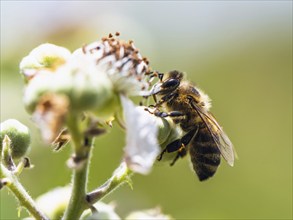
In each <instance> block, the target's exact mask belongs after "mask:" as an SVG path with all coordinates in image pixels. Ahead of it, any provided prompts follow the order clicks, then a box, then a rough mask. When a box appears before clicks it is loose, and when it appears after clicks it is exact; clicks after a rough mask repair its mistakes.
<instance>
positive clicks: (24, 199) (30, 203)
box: [0, 164, 49, 220]
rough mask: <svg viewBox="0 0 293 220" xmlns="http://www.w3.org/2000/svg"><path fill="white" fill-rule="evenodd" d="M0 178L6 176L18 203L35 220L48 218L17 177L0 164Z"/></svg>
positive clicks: (8, 185)
mask: <svg viewBox="0 0 293 220" xmlns="http://www.w3.org/2000/svg"><path fill="white" fill-rule="evenodd" d="M0 171H1V172H0V178H1V179H2V178H7V179H9V182H8V183H7V185H6V186H7V187H8V188H9V189H10V190H11V191H12V192H13V194H14V195H15V197H16V198H17V199H18V200H19V202H20V205H22V206H24V207H25V208H26V209H27V210H28V211H29V213H30V214H31V215H32V216H33V217H34V218H35V219H37V220H48V219H49V218H48V217H46V216H45V215H44V214H43V213H42V212H41V211H40V210H39V209H38V208H37V207H36V204H35V202H34V200H33V199H32V198H31V197H30V195H29V194H28V193H27V191H26V190H25V189H24V187H23V186H22V185H21V183H20V182H19V181H18V178H17V177H16V176H15V175H13V174H12V173H11V172H10V171H9V170H8V169H6V168H5V167H4V165H2V164H1V170H0Z"/></svg>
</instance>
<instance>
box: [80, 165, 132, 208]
mask: <svg viewBox="0 0 293 220" xmlns="http://www.w3.org/2000/svg"><path fill="white" fill-rule="evenodd" d="M132 174H133V173H132V171H130V170H129V169H128V168H127V166H126V164H125V162H122V163H121V164H120V166H119V167H118V168H117V169H116V170H115V171H114V173H113V175H112V177H111V178H110V179H108V180H107V181H106V182H105V183H104V184H103V185H102V186H100V187H98V188H97V189H95V190H93V191H92V192H89V193H88V194H87V196H86V199H87V202H88V203H89V204H94V203H96V202H97V201H99V200H101V199H102V198H104V197H105V196H107V195H109V194H110V193H111V192H113V191H114V190H115V189H117V188H118V187H120V186H121V185H123V184H124V183H128V184H129V185H130V186H131V187H132V185H131V180H130V176H131V175H132Z"/></svg>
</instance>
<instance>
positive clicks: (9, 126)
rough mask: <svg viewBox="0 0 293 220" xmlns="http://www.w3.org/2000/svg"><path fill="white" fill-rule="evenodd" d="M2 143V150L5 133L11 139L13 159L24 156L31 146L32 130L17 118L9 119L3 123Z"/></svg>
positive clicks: (0, 140) (0, 137) (0, 133)
mask: <svg viewBox="0 0 293 220" xmlns="http://www.w3.org/2000/svg"><path fill="white" fill-rule="evenodd" d="M0 127H1V132H0V144H1V148H0V149H1V151H2V147H3V144H2V142H3V139H4V137H5V135H7V136H8V137H9V139H10V140H11V143H10V149H11V156H12V158H13V159H19V158H21V157H23V156H24V155H25V154H26V152H27V151H28V150H29V148H30V131H29V129H28V128H27V127H26V126H25V125H23V124H21V123H20V122H19V121H17V120H15V119H8V120H6V121H4V122H2V123H1V126H0Z"/></svg>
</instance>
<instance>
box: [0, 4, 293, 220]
mask: <svg viewBox="0 0 293 220" xmlns="http://www.w3.org/2000/svg"><path fill="white" fill-rule="evenodd" d="M116 31H119V32H121V38H122V39H126V40H128V39H133V40H134V42H135V45H136V47H138V48H139V49H140V51H141V53H142V54H143V55H144V56H147V57H148V58H149V60H150V62H151V66H152V68H153V69H157V70H160V71H162V72H164V71H168V70H172V69H179V70H181V71H184V72H186V73H188V79H189V80H191V81H193V82H196V83H197V84H198V85H199V86H200V87H201V88H202V89H203V90H204V91H205V92H207V94H209V96H210V97H211V99H212V100H213V108H212V112H213V113H214V115H215V116H216V118H217V119H218V121H219V122H220V124H221V125H222V126H223V127H224V129H225V131H226V132H227V134H228V135H229V137H230V138H231V140H232V142H233V143H234V145H235V148H236V150H237V153H238V155H239V160H237V161H236V163H235V167H234V168H231V167H229V166H228V165H227V164H225V162H223V163H222V165H221V167H220V168H219V169H218V172H217V174H216V175H215V177H214V178H212V179H211V180H209V181H207V182H199V181H198V180H197V178H196V176H195V175H194V172H193V171H192V170H191V168H190V164H189V160H188V158H187V159H184V160H180V161H179V162H178V163H177V164H176V165H175V166H174V167H171V168H170V167H169V166H168V164H158V165H157V166H155V168H154V169H153V172H152V173H151V174H150V175H148V176H141V175H135V176H134V177H133V182H134V189H133V190H131V189H130V188H129V187H128V186H126V185H125V186H123V187H121V188H119V189H118V190H117V191H115V192H114V193H112V194H111V195H110V196H108V197H107V198H106V199H105V200H104V201H105V202H110V201H115V202H116V204H117V212H118V213H119V214H121V216H125V215H126V214H127V213H129V212H130V211H133V210H137V209H147V208H152V207H156V206H160V207H161V208H162V210H163V212H164V213H167V214H170V215H172V216H173V217H174V218H175V219H183V218H184V219H292V1H256V2H253V1H235V2H232V1H207V2H203V1H194V2H190V1H188V2H179V1H178V2H176V1H172V2H168V1H162V2H155V1H151V2H144V1H141V2H135V1H129V2H127V1H125V2H118V1H110V2H103V1H97V2H95V1H87V2H81V1H60V2H55V1H48V2H46V1H40V2H34V1H1V121H4V120H6V119H8V118H16V119H18V120H20V121H21V122H22V123H25V124H27V125H28V126H29V127H30V128H31V129H32V130H33V137H34V141H33V147H32V150H31V153H30V158H31V161H32V163H33V164H34V165H35V168H34V169H32V170H28V171H26V172H24V173H23V174H22V175H21V181H22V183H23V184H24V186H26V187H27V189H28V191H29V192H30V193H31V195H32V196H33V197H34V198H35V197H37V196H38V195H40V194H42V193H44V192H46V191H48V190H49V189H51V188H54V187H56V186H63V185H65V184H67V183H69V182H70V171H69V170H68V169H67V167H66V166H65V161H66V160H67V158H68V156H69V155H70V148H69V147H67V148H66V149H64V150H63V151H62V152H60V153H58V154H57V153H53V152H52V149H50V147H48V146H45V145H43V144H42V141H41V138H40V135H39V131H38V130H37V129H36V128H35V126H34V124H33V123H32V122H31V121H30V116H29V115H28V114H27V113H26V112H25V110H24V108H23V105H22V94H23V82H22V79H21V77H20V75H19V74H18V72H19V70H18V64H19V62H20V60H21V58H22V57H24V56H26V55H27V54H28V53H29V52H30V51H31V50H32V49H33V48H35V47H36V46H38V45H39V44H41V43H45V42H50V43H54V44H57V45H60V46H64V47H67V48H69V49H70V50H72V51H73V50H75V49H76V48H78V47H80V46H82V45H83V44H84V43H89V42H92V41H94V40H96V39H100V38H101V37H102V36H105V35H107V34H108V33H110V32H112V33H114V32H116ZM124 139H125V134H124V133H123V132H122V131H121V130H120V129H119V127H118V126H117V125H116V124H114V128H113V131H112V132H111V133H109V134H107V135H105V136H103V137H101V138H99V139H98V140H97V142H96V147H95V149H94V155H93V159H92V163H91V170H90V182H89V189H93V188H94V187H96V186H98V185H100V184H102V183H103V182H104V181H105V180H106V179H107V178H108V177H109V176H110V175H111V173H112V171H113V170H114V169H115V167H117V166H118V164H119V162H120V159H121V157H122V154H123V146H124ZM0 195H1V205H0V208H1V210H0V213H1V214H0V216H1V219H17V211H16V207H17V202H16V201H15V199H14V198H13V196H12V195H11V194H9V193H8V191H7V190H6V189H4V190H1V192H0ZM25 214H26V213H25V212H24V211H23V212H22V214H21V216H22V217H24V216H26V215H25Z"/></svg>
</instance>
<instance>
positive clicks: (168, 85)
mask: <svg viewBox="0 0 293 220" xmlns="http://www.w3.org/2000/svg"><path fill="white" fill-rule="evenodd" d="M178 85H179V80H177V79H168V80H166V81H165V82H164V83H163V84H162V88H173V87H177V86H178Z"/></svg>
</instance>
